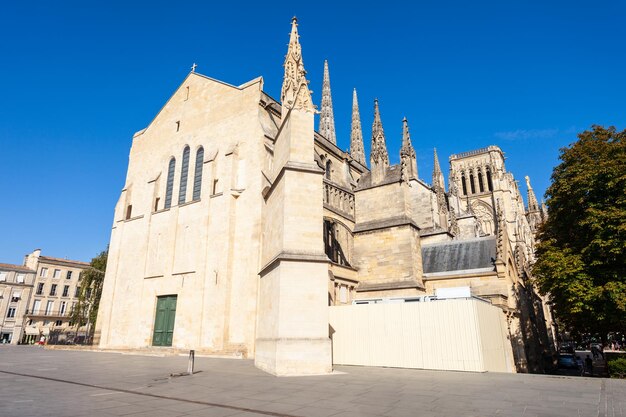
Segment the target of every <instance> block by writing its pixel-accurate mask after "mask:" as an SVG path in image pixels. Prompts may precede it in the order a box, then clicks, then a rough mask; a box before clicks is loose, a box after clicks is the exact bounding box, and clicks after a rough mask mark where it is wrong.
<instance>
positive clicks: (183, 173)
mask: <svg viewBox="0 0 626 417" xmlns="http://www.w3.org/2000/svg"><path fill="white" fill-rule="evenodd" d="M188 174H189V146H185V150H183V165H182V166H181V167H180V188H179V189H178V204H183V203H184V202H185V198H186V194H187V176H188Z"/></svg>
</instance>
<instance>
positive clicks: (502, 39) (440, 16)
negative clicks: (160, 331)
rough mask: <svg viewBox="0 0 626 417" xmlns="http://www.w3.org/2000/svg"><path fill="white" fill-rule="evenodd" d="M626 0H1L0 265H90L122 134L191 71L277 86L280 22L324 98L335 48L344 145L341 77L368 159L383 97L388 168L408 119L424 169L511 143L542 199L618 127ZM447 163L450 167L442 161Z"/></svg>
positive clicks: (100, 241) (109, 208) (147, 116)
mask: <svg viewBox="0 0 626 417" xmlns="http://www.w3.org/2000/svg"><path fill="white" fill-rule="evenodd" d="M625 12H626V3H625V2H617V1H616V2H602V1H597V2H578V1H569V2H562V3H561V2H550V1H538V2H529V1H523V2H522V1H510V2H502V1H498V2H493V3H490V2H479V1H478V2H450V1H447V2H442V1H432V2H410V3H409V2H407V3H406V4H405V3H400V2H393V1H386V2H381V3H379V4H378V5H377V6H373V5H369V4H368V3H360V4H358V5H356V4H355V3H352V5H342V4H340V2H337V1H335V2H294V1H291V2H286V3H280V2H269V3H268V2H251V3H250V4H246V2H243V1H241V2H219V3H215V2H201V1H198V2H194V1H187V2H169V3H166V2H159V1H151V2H145V3H142V2H114V1H107V2H84V1H80V2H78V1H77V2H66V1H59V2H9V3H6V4H4V5H3V10H2V13H1V14H0V38H1V39H2V40H3V41H2V42H0V86H1V88H0V155H2V168H3V169H2V171H3V175H1V176H0V196H1V197H0V198H1V202H0V236H1V238H0V262H7V263H18V264H19V263H21V262H22V258H23V256H24V254H26V253H27V252H30V251H31V250H33V249H34V248H41V249H42V250H43V254H45V255H49V256H58V257H67V258H70V259H78V260H85V261H88V260H90V259H91V258H92V257H93V256H95V255H96V254H97V253H98V252H99V251H101V250H102V249H104V248H105V247H106V245H107V243H108V240H109V236H110V227H111V223H112V216H113V208H114V205H115V203H116V201H117V198H118V195H119V192H120V190H121V188H122V186H123V183H124V178H125V175H126V168H127V162H128V153H129V149H130V144H131V138H132V135H133V133H134V132H136V131H138V130H140V129H142V128H143V127H145V126H146V125H147V124H148V123H149V122H150V120H151V119H152V118H153V117H154V115H155V114H156V113H157V112H158V110H159V109H160V108H161V106H162V105H163V104H164V103H165V101H166V100H167V99H168V97H169V96H170V95H171V94H172V92H173V91H174V90H175V89H176V87H177V86H178V85H179V84H180V83H181V82H182V80H183V79H184V77H185V76H186V74H187V73H188V72H189V68H190V66H191V64H192V63H194V62H196V63H197V64H198V69H197V71H198V72H200V73H202V74H205V75H208V76H210V77H213V78H217V79H220V80H223V81H226V82H228V83H231V84H241V83H244V82H246V81H248V80H250V79H252V78H255V77H257V76H259V75H262V76H263V77H264V79H265V90H266V91H267V92H268V93H269V94H270V95H272V96H273V97H276V98H278V97H279V95H280V86H281V80H282V74H283V70H282V62H283V57H284V54H285V52H286V45H287V42H288V36H289V29H290V19H291V17H292V16H293V15H297V16H298V18H299V23H300V26H299V30H300V35H301V43H302V47H303V56H304V64H305V67H306V69H307V71H308V78H309V80H310V81H311V85H310V87H311V89H312V90H313V91H314V94H313V98H314V100H315V102H316V103H318V104H319V102H320V93H321V81H322V71H323V62H324V59H328V61H329V65H330V76H331V84H332V93H333V103H334V110H335V123H336V129H337V135H338V145H339V146H340V147H341V148H343V149H347V148H348V146H349V132H350V110H351V99H352V88H354V87H356V88H357V90H358V94H359V101H360V107H361V117H362V124H363V128H364V132H363V133H364V137H365V140H366V153H367V155H368V156H369V138H370V134H371V123H372V114H373V100H374V98H378V99H379V101H380V109H381V115H382V120H383V125H384V129H385V133H386V137H387V144H388V149H389V153H390V158H391V162H392V163H395V162H397V161H398V159H399V158H398V153H399V148H400V140H401V131H402V123H401V121H402V118H403V117H405V116H406V117H407V118H408V120H409V126H410V130H411V136H412V140H413V145H414V147H415V148H416V152H417V154H418V169H419V172H420V177H422V178H423V179H425V180H427V181H428V182H430V177H431V170H432V149H433V147H436V148H437V150H438V153H439V156H440V160H441V161H442V162H444V163H445V162H446V160H447V156H448V155H450V154H451V153H457V152H463V151H467V150H471V149H475V148H479V147H484V146H488V145H492V144H495V145H499V146H500V147H501V148H502V149H503V150H504V152H505V154H506V156H507V157H508V159H507V168H508V169H509V170H510V171H512V172H513V174H514V175H515V176H516V178H517V179H518V180H519V181H520V183H521V185H522V189H523V190H524V191H525V186H524V182H523V177H524V175H530V177H531V180H532V183H533V186H534V188H535V190H536V193H537V195H538V196H539V197H541V195H543V193H544V191H545V189H546V188H547V186H548V185H549V181H550V174H551V172H552V168H553V167H554V165H555V164H557V162H558V149H559V148H560V147H563V146H565V145H567V144H569V143H571V142H573V141H575V140H576V133H577V132H580V131H582V130H584V129H586V128H588V127H589V126H591V125H592V124H600V125H607V126H608V125H615V126H616V127H617V128H618V129H620V130H621V129H624V128H626V121H625V119H624V115H626V100H625V99H624V98H625V97H626V83H625V77H624V73H625V68H626V65H625V64H626V51H625V49H626V34H625V29H624V28H625V26H626V25H624V16H625V15H626V13H625ZM444 170H447V167H444Z"/></svg>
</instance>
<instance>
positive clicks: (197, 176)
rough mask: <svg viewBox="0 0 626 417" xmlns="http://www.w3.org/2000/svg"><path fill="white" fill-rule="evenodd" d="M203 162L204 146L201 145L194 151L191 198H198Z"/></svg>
mask: <svg viewBox="0 0 626 417" xmlns="http://www.w3.org/2000/svg"><path fill="white" fill-rule="evenodd" d="M203 163H204V148H203V147H202V146H201V147H199V148H198V151H197V152H196V169H195V171H194V173H193V197H192V200H193V201H196V200H200V189H201V188H202V164H203Z"/></svg>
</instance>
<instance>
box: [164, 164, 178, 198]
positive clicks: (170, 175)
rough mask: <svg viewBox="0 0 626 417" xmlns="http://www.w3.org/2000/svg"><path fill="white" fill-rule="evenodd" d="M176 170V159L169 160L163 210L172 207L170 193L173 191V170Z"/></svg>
mask: <svg viewBox="0 0 626 417" xmlns="http://www.w3.org/2000/svg"><path fill="white" fill-rule="evenodd" d="M175 168H176V158H173V157H172V159H170V164H169V166H168V168H167V183H166V185H165V208H166V209H168V208H170V207H171V206H172V191H173V190H174V169H175Z"/></svg>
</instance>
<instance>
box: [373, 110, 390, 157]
mask: <svg viewBox="0 0 626 417" xmlns="http://www.w3.org/2000/svg"><path fill="white" fill-rule="evenodd" d="M370 164H371V166H372V169H374V165H377V166H383V167H389V155H388V154H387V144H386V142H385V132H384V131H383V123H382V122H381V120H380V111H379V110H378V99H375V100H374V123H373V124H372V150H371V154H370Z"/></svg>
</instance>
